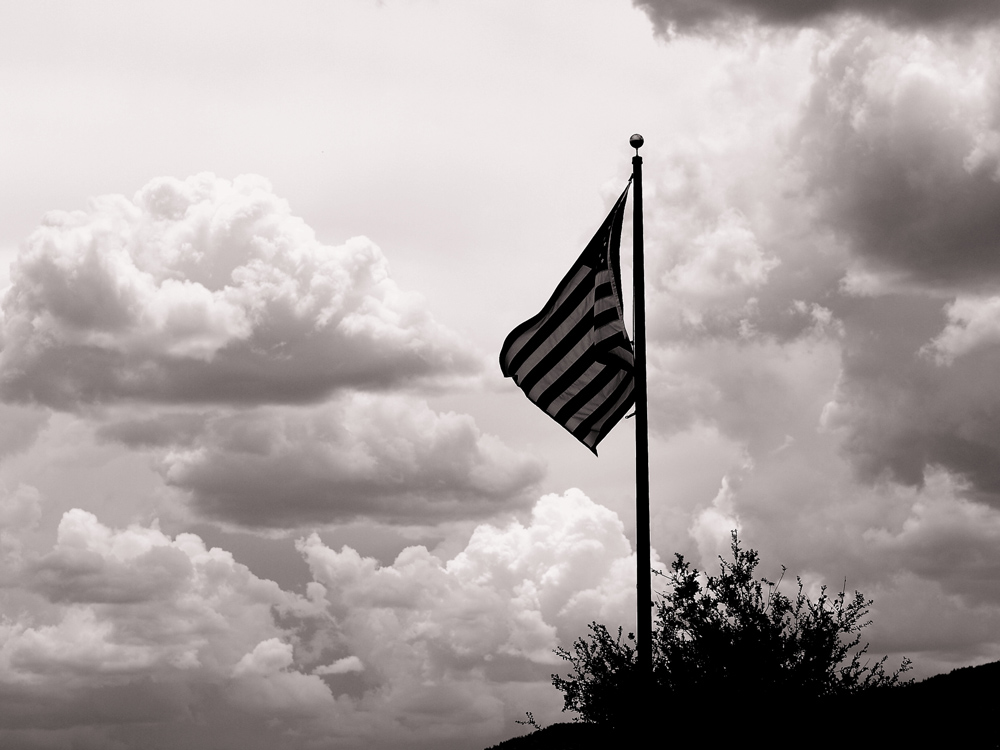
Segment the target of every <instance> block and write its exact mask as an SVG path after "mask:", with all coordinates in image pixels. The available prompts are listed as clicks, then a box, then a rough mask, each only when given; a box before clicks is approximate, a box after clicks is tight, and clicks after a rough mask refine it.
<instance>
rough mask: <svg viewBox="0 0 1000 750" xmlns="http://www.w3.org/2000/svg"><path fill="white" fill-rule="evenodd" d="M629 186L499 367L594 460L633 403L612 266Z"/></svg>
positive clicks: (628, 346)
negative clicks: (571, 434) (580, 443)
mask: <svg viewBox="0 0 1000 750" xmlns="http://www.w3.org/2000/svg"><path fill="white" fill-rule="evenodd" d="M627 195H628V185H626V186H625V190H624V192H622V194H621V197H620V198H619V199H618V202H617V203H615V206H614V208H612V209H611V213H610V214H608V218H607V219H605V220H604V223H603V224H602V225H601V228H600V229H598V230H597V234H595V235H594V239H592V240H591V241H590V243H589V244H588V245H587V247H586V249H585V250H584V251H583V254H582V255H580V257H579V258H577V259H576V263H574V264H573V267H572V268H570V270H569V273H567V274H566V276H565V277H564V278H563V280H562V281H560V282H559V286H557V287H556V290H555V292H554V293H553V294H552V297H551V299H549V301H548V303H547V304H546V305H545V307H543V308H542V311H541V312H540V313H538V314H537V315H536V316H535V317H533V318H531V319H530V320H527V321H525V322H524V323H522V324H521V325H519V326H518V327H517V328H515V329H514V330H513V331H511V333H510V335H509V336H507V340H506V341H504V344H503V347H502V348H501V349H500V370H501V371H502V372H503V374H504V377H508V378H513V380H514V382H515V383H516V384H517V386H518V387H519V388H520V389H521V390H522V391H524V393H525V395H526V396H527V397H528V398H529V399H530V400H531V401H532V403H534V404H535V405H536V406H538V408H540V409H541V410H542V411H544V412H545V413H546V414H548V415H549V416H550V417H552V418H553V419H554V420H556V421H557V422H558V423H559V424H561V425H562V426H563V427H565V428H566V429H567V430H569V431H570V432H571V433H573V436H574V437H576V439H577V440H579V441H580V442H582V443H583V444H584V445H586V446H587V447H588V448H590V450H591V451H593V452H594V455H597V444H598V443H599V442H601V440H603V439H604V436H605V435H607V434H608V433H609V432H610V431H611V428H612V427H614V426H615V425H616V424H618V422H619V421H620V420H621V418H622V417H623V416H625V414H626V412H628V410H629V409H630V408H631V407H632V404H633V403H635V395H634V394H633V385H634V383H633V372H634V369H635V361H634V360H633V358H632V343H631V342H630V341H629V339H628V334H627V333H626V332H625V323H624V321H623V319H622V318H623V316H622V302H621V292H620V290H621V272H620V271H619V268H618V255H619V244H620V240H621V233H622V217H623V214H624V212H625V199H626V196H627Z"/></svg>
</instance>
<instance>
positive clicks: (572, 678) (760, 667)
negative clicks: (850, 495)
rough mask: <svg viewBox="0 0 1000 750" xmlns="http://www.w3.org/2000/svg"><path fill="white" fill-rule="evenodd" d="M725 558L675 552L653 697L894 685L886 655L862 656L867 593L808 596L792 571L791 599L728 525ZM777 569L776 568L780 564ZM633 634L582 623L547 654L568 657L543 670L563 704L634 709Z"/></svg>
mask: <svg viewBox="0 0 1000 750" xmlns="http://www.w3.org/2000/svg"><path fill="white" fill-rule="evenodd" d="M730 549H731V553H732V561H727V560H724V559H722V558H721V557H720V562H721V572H720V573H719V575H717V576H704V575H702V574H701V573H700V572H699V571H698V570H697V569H695V568H693V567H692V566H691V565H690V564H689V563H688V562H686V561H685V560H684V558H683V557H682V556H681V555H677V556H676V558H675V559H674V562H673V564H672V565H671V569H670V572H669V573H668V574H666V576H665V577H666V579H667V581H666V582H667V589H666V591H665V593H663V594H662V595H661V597H660V601H659V602H658V603H657V604H656V618H655V619H656V621H655V625H654V634H653V650H654V654H653V661H654V664H653V672H654V683H655V686H656V687H655V689H656V691H657V696H655V697H656V698H657V699H658V700H659V699H665V700H666V701H667V702H668V703H670V704H672V705H674V706H680V705H683V706H686V707H688V708H692V707H697V706H705V705H708V704H709V703H711V704H712V705H718V704H719V702H720V701H722V702H727V703H728V707H729V708H730V709H732V708H741V709H743V710H749V711H754V710H758V709H760V708H762V707H763V706H765V705H768V706H772V707H779V706H782V705H788V704H789V703H790V702H794V703H796V704H802V702H804V701H814V700H820V699H825V698H836V697H844V696H852V695H858V694H861V693H865V692H868V691H872V690H874V689H877V688H884V687H891V686H894V685H897V684H899V682H900V679H899V678H900V674H901V673H903V672H905V671H906V670H907V669H909V661H908V660H904V661H903V664H902V665H901V666H900V668H899V669H898V670H897V671H895V672H891V673H890V672H887V671H886V670H885V662H886V657H883V658H882V659H880V660H877V661H875V662H872V661H871V659H869V658H868V656H867V651H868V644H867V643H866V644H865V645H863V646H862V645H861V632H862V630H863V629H864V628H865V627H867V626H868V625H869V624H871V621H870V620H869V619H867V618H868V613H869V609H870V607H871V605H872V600H870V599H865V598H864V596H863V595H862V594H861V593H859V592H855V593H854V595H853V596H847V594H846V587H845V589H844V590H842V591H840V592H839V593H837V594H836V595H834V596H830V595H829V594H828V593H827V590H826V587H823V588H822V589H821V593H820V596H819V598H818V599H817V600H815V601H813V600H812V599H810V598H809V597H808V596H806V594H805V591H804V587H803V584H802V580H801V579H796V580H797V582H798V591H797V593H796V595H795V596H794V597H792V598H789V597H788V596H786V595H784V594H782V593H781V592H780V591H779V590H778V583H780V579H779V581H778V583H775V582H772V581H769V580H767V579H766V578H757V577H755V575H754V573H755V570H756V568H757V565H758V563H759V556H758V554H757V552H756V551H754V550H752V549H751V550H744V549H742V548H741V547H740V545H739V541H738V539H737V537H736V534H735V532H734V533H733V537H732V544H731V548H730ZM782 575H784V569H782ZM634 640H635V639H634V636H633V635H632V634H631V633H629V634H628V635H627V636H625V637H624V638H623V636H622V630H621V628H619V629H618V635H617V637H613V636H612V635H611V634H610V633H609V632H608V630H607V628H606V627H604V626H603V625H599V624H597V623H591V625H590V635H589V637H588V638H580V639H578V640H577V641H576V642H575V643H574V645H573V649H572V650H566V649H561V648H560V649H557V651H556V653H557V654H558V655H559V656H560V657H562V658H563V659H565V660H566V661H568V662H569V664H570V666H571V668H572V672H571V674H570V675H569V676H568V677H565V678H564V677H560V676H559V675H553V676H552V682H553V684H554V685H555V686H556V687H557V688H558V689H559V690H561V691H562V693H563V696H564V699H565V709H564V710H572V711H576V712H577V713H579V714H580V717H581V718H582V719H583V720H584V721H590V722H598V723H602V724H609V725H612V726H615V725H618V724H619V723H620V722H622V721H623V720H624V719H625V717H628V716H631V715H633V714H634V706H635V702H636V700H637V699H638V698H639V696H637V695H636V692H635V690H636V679H635V677H636V669H637V665H636V653H635V647H634Z"/></svg>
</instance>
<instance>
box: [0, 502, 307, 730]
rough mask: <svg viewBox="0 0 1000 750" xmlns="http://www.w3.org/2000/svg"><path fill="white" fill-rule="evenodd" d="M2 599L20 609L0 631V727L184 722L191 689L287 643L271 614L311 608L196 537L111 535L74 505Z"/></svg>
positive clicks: (218, 680) (220, 682)
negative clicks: (26, 707) (270, 645)
mask: <svg viewBox="0 0 1000 750" xmlns="http://www.w3.org/2000/svg"><path fill="white" fill-rule="evenodd" d="M22 515H23V514H22ZM12 584H16V588H14V587H12ZM3 596H4V598H5V600H7V602H8V603H9V601H10V597H12V596H14V597H17V598H16V599H15V601H17V602H18V606H17V607H16V608H13V609H7V610H6V611H8V612H9V613H10V614H9V616H8V617H7V618H5V620H4V622H3V624H2V625H0V629H2V638H0V641H2V645H0V664H2V666H3V668H2V670H0V672H2V677H0V689H2V690H3V692H4V694H5V695H7V696H8V697H9V698H10V700H5V701H4V709H3V710H2V711H0V726H2V727H3V728H11V727H21V728H25V727H27V728H31V727H35V728H37V729H39V730H50V729H56V728H58V727H61V726H74V725H78V726H92V727H93V726H100V725H106V724H122V725H128V724H130V723H132V722H136V721H140V722H141V721H163V720H168V719H177V718H180V717H182V716H184V715H185V714H188V715H189V714H190V710H191V708H190V702H191V701H193V700H196V699H195V697H194V696H195V695H196V694H197V693H198V691H199V690H201V689H203V688H205V689H207V688H210V687H211V686H215V687H216V688H218V687H219V686H224V685H227V684H228V682H229V681H230V680H231V679H239V678H240V677H241V675H240V674H237V673H236V671H235V670H236V667H237V666H238V665H239V664H240V663H241V661H240V660H241V659H243V658H244V657H245V656H246V654H248V653H249V654H254V653H256V651H255V649H256V648H257V647H258V646H259V644H261V643H267V642H270V641H271V639H274V638H288V637H289V636H290V631H288V630H286V629H285V628H282V627H279V626H278V625H277V624H276V622H275V615H276V614H277V613H284V616H286V617H291V616H295V615H297V616H300V617H310V616H316V614H317V613H318V612H319V610H317V608H316V607H315V606H314V605H311V604H310V602H309V601H308V600H307V599H304V598H301V597H298V596H296V595H294V594H291V593H288V592H285V591H282V590H281V589H280V588H279V587H278V586H277V585H276V584H274V583H273V582H271V581H266V580H261V579H259V578H257V577H256V576H254V575H253V574H252V573H251V572H250V571H249V570H248V569H247V568H246V567H245V566H243V565H240V564H238V563H236V562H235V561H234V560H233V558H232V555H230V554H229V553H228V552H225V551H223V550H221V549H218V548H213V549H207V548H206V547H205V545H204V544H203V542H202V541H201V539H199V538H198V537H197V536H194V535H192V534H180V535H178V536H177V537H175V538H170V537H169V536H167V535H165V534H163V533H162V532H160V531H159V530H158V529H157V528H156V526H155V525H154V526H152V527H144V526H138V525H133V526H130V527H128V528H126V529H112V528H109V527H107V526H105V525H104V524H102V523H101V522H100V521H99V520H98V519H97V518H96V517H95V516H94V515H93V514H91V513H88V512H86V511H83V510H79V509H75V510H72V511H69V512H67V513H66V514H64V516H63V518H62V520H61V522H60V524H59V529H58V533H57V538H56V542H55V545H54V546H53V548H52V549H51V551H50V552H48V553H47V554H45V555H42V556H40V557H36V558H35V559H29V558H28V557H27V556H25V559H24V561H23V562H22V564H21V565H20V568H19V571H18V573H17V575H16V576H15V577H13V578H12V579H11V581H10V582H9V584H8V588H7V589H6V591H5V593H4V594H3ZM279 671H280V670H279ZM282 674H284V673H282ZM267 676H269V675H265V677H267ZM302 677H305V675H302ZM281 679H283V678H281ZM316 679H318V678H311V680H316ZM116 696H117V697H116ZM24 702H30V703H32V704H33V708H32V709H31V710H30V711H28V712H27V713H26V714H24V713H20V712H19V709H18V706H19V705H20V704H21V703H24ZM88 707H90V708H92V709H93V710H92V711H90V710H88Z"/></svg>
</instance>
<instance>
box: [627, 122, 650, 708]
mask: <svg viewBox="0 0 1000 750" xmlns="http://www.w3.org/2000/svg"><path fill="white" fill-rule="evenodd" d="M628 142H629V144H630V145H631V146H632V147H633V148H634V149H635V156H633V157H632V199H633V203H632V274H633V280H632V283H633V290H634V296H633V311H634V315H635V322H634V324H633V328H634V330H633V344H634V346H635V545H636V563H635V566H636V582H635V586H636V592H635V593H636V598H635V611H636V626H635V630H636V633H635V636H636V652H637V653H636V656H637V658H638V665H639V670H640V684H639V686H638V687H639V689H640V690H641V691H642V693H643V694H644V697H648V696H649V695H650V694H651V689H652V687H653V622H652V604H653V585H652V577H651V575H650V561H649V426H648V422H647V418H646V296H645V295H646V291H645V284H644V281H643V257H642V157H641V156H639V147H640V146H642V144H643V139H642V136H641V135H639V134H638V133H636V134H635V135H633V136H632V137H631V138H629V139H628Z"/></svg>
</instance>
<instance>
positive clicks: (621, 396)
mask: <svg viewBox="0 0 1000 750" xmlns="http://www.w3.org/2000/svg"><path fill="white" fill-rule="evenodd" d="M634 385H635V383H634V382H633V380H632V378H631V377H619V378H617V379H616V380H615V389H614V391H613V392H612V393H611V395H610V396H609V397H608V398H606V399H605V400H604V401H602V402H601V404H600V405H599V406H598V407H597V408H596V409H594V411H593V413H592V414H591V415H590V416H589V417H587V418H586V419H584V420H583V421H582V422H581V423H580V424H579V425H578V426H577V428H576V429H575V430H574V431H573V434H574V435H576V436H577V437H578V438H580V439H581V440H583V439H584V437H585V436H586V435H587V434H589V433H592V432H594V433H598V434H599V433H600V430H601V427H603V426H604V423H605V421H606V420H607V418H608V416H609V415H611V414H613V413H614V412H615V411H616V409H617V408H619V407H620V406H621V405H622V403H624V402H625V401H626V399H627V400H628V403H627V405H626V410H627V409H628V408H630V407H631V406H632V404H633V403H635V398H634V397H632V389H633V387H634ZM630 397H631V398H630ZM619 419H620V417H619ZM614 421H615V422H617V421H618V420H617V419H616V420H614Z"/></svg>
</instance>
